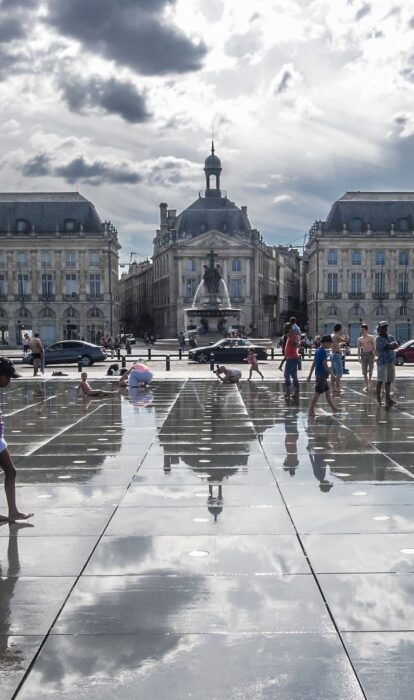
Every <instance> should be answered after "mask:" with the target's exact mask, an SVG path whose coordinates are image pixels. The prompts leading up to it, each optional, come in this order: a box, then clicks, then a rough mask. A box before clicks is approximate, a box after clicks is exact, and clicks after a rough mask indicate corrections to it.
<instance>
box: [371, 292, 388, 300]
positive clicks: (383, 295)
mask: <svg viewBox="0 0 414 700" xmlns="http://www.w3.org/2000/svg"><path fill="white" fill-rule="evenodd" d="M389 296H390V295H389V293H388V292H372V298H373V299H388V298H389Z"/></svg>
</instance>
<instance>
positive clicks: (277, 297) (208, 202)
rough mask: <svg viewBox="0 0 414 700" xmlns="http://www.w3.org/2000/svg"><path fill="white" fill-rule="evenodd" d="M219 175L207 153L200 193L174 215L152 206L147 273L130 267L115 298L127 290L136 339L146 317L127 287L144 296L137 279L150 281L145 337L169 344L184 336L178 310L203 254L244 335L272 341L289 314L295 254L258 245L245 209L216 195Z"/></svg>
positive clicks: (295, 296) (192, 288)
mask: <svg viewBox="0 0 414 700" xmlns="http://www.w3.org/2000/svg"><path fill="white" fill-rule="evenodd" d="M221 170H222V169H221V162H220V159H219V158H218V157H217V156H216V155H215V153H214V146H213V147H212V152H211V155H210V156H208V158H207V159H206V161H205V166H204V173H205V178H206V189H205V191H204V192H202V193H200V194H199V197H198V199H197V200H196V201H195V202H193V204H191V205H190V206H189V207H188V208H187V209H185V210H184V211H183V212H181V213H180V214H178V215H177V212H176V210H175V209H169V208H168V205H167V204H165V203H162V204H160V227H159V229H158V230H157V232H156V236H155V238H154V251H153V257H152V266H151V267H148V268H147V269H145V268H142V269H141V270H136V269H133V268H132V267H131V268H130V272H129V274H128V275H124V276H123V277H122V278H121V281H120V288H121V289H122V291H121V297H122V299H124V298H125V297H126V292H125V290H126V288H127V287H129V288H130V291H129V292H128V295H129V298H130V299H132V298H136V300H137V302H136V304H137V308H136V309H135V311H134V313H135V319H136V328H135V329H134V332H135V331H137V332H138V333H139V334H142V332H143V330H147V329H146V328H144V327H143V324H142V322H141V321H140V320H139V319H140V315H141V317H142V313H143V312H145V313H147V312H148V299H149V295H148V294H147V300H144V299H142V300H140V299H139V295H140V292H139V291H138V289H136V291H135V292H132V291H131V286H135V287H137V286H138V284H139V280H141V282H140V284H141V290H142V292H144V290H145V284H144V283H143V281H142V278H143V277H145V276H149V277H150V278H151V280H152V285H153V288H152V292H153V297H152V312H151V316H152V320H153V326H152V328H153V331H154V332H155V333H156V334H157V335H158V336H159V337H162V338H165V337H176V336H177V334H178V332H179V331H180V330H185V329H186V314H185V310H186V309H187V308H189V307H191V305H192V303H193V299H194V297H195V293H196V291H197V287H198V285H199V284H200V282H201V280H202V277H203V273H204V265H205V264H206V263H207V258H208V255H209V254H210V251H211V250H213V251H214V252H215V253H216V255H217V260H216V262H217V264H218V265H219V267H220V273H221V276H222V278H223V279H224V282H225V283H226V285H227V289H228V292H229V297H230V301H231V305H232V307H234V308H237V309H240V310H241V314H240V320H239V322H238V325H240V326H242V327H243V328H244V329H245V330H246V332H247V333H250V334H255V335H257V336H261V337H269V336H274V335H276V334H277V333H278V332H279V330H280V327H281V324H282V322H283V313H288V312H290V313H294V312H297V310H298V309H297V307H298V305H299V289H300V284H299V279H298V270H299V262H298V261H299V254H298V252H297V251H293V250H288V249H285V248H280V249H279V248H275V247H271V246H268V245H266V243H265V241H264V240H263V238H262V236H261V235H260V233H259V231H257V229H254V228H252V226H251V224H250V221H249V218H248V215H247V207H246V206H242V207H238V206H236V204H234V202H232V201H231V200H230V199H228V197H227V194H226V193H225V192H224V191H222V190H221V189H220V177H221ZM286 261H289V264H288V265H286V264H285V263H286ZM292 261H293V264H291V263H292ZM288 287H289V291H286V290H287V289H288ZM280 289H283V300H282V298H281V293H280ZM134 295H135V296H134ZM128 303H129V302H128ZM285 305H286V309H285ZM141 306H142V309H141V308H140V307H141ZM130 308H131V309H132V306H131V305H130ZM122 317H123V318H127V317H130V313H129V312H127V311H126V310H125V311H124V310H123V311H122ZM229 321H230V322H231V319H229Z"/></svg>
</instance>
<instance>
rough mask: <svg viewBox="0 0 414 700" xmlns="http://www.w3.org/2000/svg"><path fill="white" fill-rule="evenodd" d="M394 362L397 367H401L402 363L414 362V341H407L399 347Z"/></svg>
mask: <svg viewBox="0 0 414 700" xmlns="http://www.w3.org/2000/svg"><path fill="white" fill-rule="evenodd" d="M395 362H396V364H397V365H403V364H404V362H414V340H407V341H406V342H405V343H403V344H402V345H400V347H399V348H398V350H397V351H396V353H395Z"/></svg>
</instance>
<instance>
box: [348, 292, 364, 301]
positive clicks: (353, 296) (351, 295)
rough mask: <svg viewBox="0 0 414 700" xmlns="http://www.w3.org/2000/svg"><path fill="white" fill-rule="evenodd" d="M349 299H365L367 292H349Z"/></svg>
mask: <svg viewBox="0 0 414 700" xmlns="http://www.w3.org/2000/svg"><path fill="white" fill-rule="evenodd" d="M348 299H365V292H349V293H348Z"/></svg>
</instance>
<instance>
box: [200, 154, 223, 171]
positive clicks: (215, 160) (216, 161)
mask: <svg viewBox="0 0 414 700" xmlns="http://www.w3.org/2000/svg"><path fill="white" fill-rule="evenodd" d="M216 168H218V169H220V170H221V160H220V158H219V157H218V156H216V155H210V156H207V158H206V160H205V163H204V170H206V169H209V170H210V169H216Z"/></svg>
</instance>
